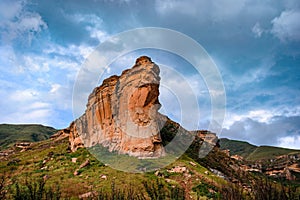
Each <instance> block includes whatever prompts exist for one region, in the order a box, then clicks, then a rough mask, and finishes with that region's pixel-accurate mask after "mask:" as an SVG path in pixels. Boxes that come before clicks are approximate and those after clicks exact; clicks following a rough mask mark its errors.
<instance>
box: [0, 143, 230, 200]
mask: <svg viewBox="0 0 300 200" xmlns="http://www.w3.org/2000/svg"><path fill="white" fill-rule="evenodd" d="M120 156H122V155H120ZM124 157H126V156H124ZM72 158H76V159H77V160H76V162H72ZM87 159H88V160H89V165H87V166H86V167H83V168H81V169H80V170H78V175H74V172H75V170H76V169H78V168H79V167H80V165H81V164H82V163H84V162H85V161H86V160H87ZM191 161H192V162H194V163H196V162H195V161H193V160H192V159H191V158H189V157H187V156H183V157H181V158H180V159H178V160H177V161H176V162H174V163H172V164H170V165H169V166H167V167H166V168H163V169H160V170H159V172H157V174H155V171H154V172H148V173H126V172H122V171H118V170H115V169H113V168H111V167H109V166H107V165H104V164H103V163H101V162H100V161H98V160H97V159H96V158H95V157H93V155H91V154H90V153H89V152H88V151H87V150H86V149H79V150H78V151H76V152H73V153H72V152H69V151H68V139H67V138H66V139H64V140H61V141H54V140H46V141H41V142H38V143H36V144H34V145H33V146H32V149H30V150H27V151H25V152H16V153H15V154H12V155H10V157H9V158H6V159H5V160H2V161H1V162H0V174H5V175H6V176H7V177H9V180H8V181H7V182H8V183H10V184H12V185H11V187H10V189H9V190H8V191H9V192H8V194H7V196H8V197H12V196H10V194H9V193H10V192H11V193H14V192H15V191H16V185H14V184H13V183H14V182H18V183H19V184H20V185H21V184H22V185H23V189H24V188H25V187H24V185H26V184H28V182H35V181H37V180H39V179H40V178H41V177H42V178H45V177H47V178H46V179H47V181H46V186H45V188H53V189H54V190H56V187H57V186H59V191H60V194H61V195H60V196H61V197H62V198H71V199H78V197H79V195H81V194H85V193H87V192H91V191H96V192H97V194H98V195H99V193H100V194H102V193H103V194H105V195H112V194H114V193H126V194H127V191H130V190H132V191H131V192H132V193H134V194H135V195H136V197H137V196H138V194H139V195H141V196H143V198H137V199H183V198H184V197H183V196H185V194H187V195H188V196H192V197H194V198H195V199H196V196H207V195H211V196H215V195H217V194H219V193H218V190H217V188H218V187H221V186H222V185H225V184H226V181H225V180H224V179H222V178H219V177H217V176H215V175H214V174H213V173H211V172H210V171H209V170H208V169H206V168H204V167H203V166H201V165H199V164H190V162H191ZM175 166H180V167H186V170H185V172H183V173H173V172H170V171H169V170H170V169H172V168H173V167H175ZM204 183H205V185H203V186H201V184H204ZM199 188H200V189H199ZM214 188H215V189H214ZM157 192H158V193H161V194H158V193H157ZM131 195H132V194H131ZM151 195H153V196H152V197H151ZM157 195H161V196H160V197H159V198H156V197H157ZM174 195H175V196H176V195H180V196H177V197H176V198H175V197H174ZM155 196H156V197H155ZM105 198H106V197H105ZM105 198H104V197H101V198H100V199H105ZM113 199H122V198H113Z"/></svg>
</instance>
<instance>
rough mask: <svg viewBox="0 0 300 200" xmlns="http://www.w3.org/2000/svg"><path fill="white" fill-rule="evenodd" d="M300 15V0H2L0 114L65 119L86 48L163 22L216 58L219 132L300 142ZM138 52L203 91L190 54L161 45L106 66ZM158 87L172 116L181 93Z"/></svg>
mask: <svg viewBox="0 0 300 200" xmlns="http://www.w3.org/2000/svg"><path fill="white" fill-rule="evenodd" d="M299 18H300V2H299V1H298V0H290V1H275V2H274V1H270V0H265V1H258V0H239V1H234V0H219V1H216V0H212V1H198V0H190V1H177V0H165V1H159V0H157V1H137V0H120V1H114V0H105V1H97V0H93V1H79V0H78V1H71V0H65V1H55V0H53V1H29V0H28V1H25V0H20V1H18V0H1V1H0V55H1V57H0V71H1V73H0V95H1V103H0V110H1V115H0V123H42V124H45V125H50V126H54V127H56V128H63V127H66V126H68V124H69V123H70V122H71V121H72V120H73V115H72V93H73V91H72V90H73V85H74V82H75V80H76V75H77V73H78V71H79V70H80V68H81V66H82V63H83V62H84V60H85V59H86V58H87V57H88V55H89V54H90V53H91V52H93V50H94V49H95V48H96V47H97V46H98V45H99V44H101V43H103V42H104V41H105V40H106V39H107V38H109V37H110V36H112V35H115V34H118V33H120V32H122V31H126V30H129V29H133V28H142V27H162V28H168V29H173V30H176V31H179V32H182V33H183V34H186V35H187V36H189V37H191V38H193V39H194V40H196V41H197V42H198V43H199V44H201V45H202V46H203V47H204V48H205V50H206V51H207V52H208V54H209V55H210V56H211V58H212V59H213V60H214V62H215V63H216V65H217V67H218V69H219V71H220V73H221V76H222V79H223V81H224V87H225V91H226V99H227V104H226V117H225V120H224V124H223V131H222V134H221V136H222V137H229V138H232V139H239V140H247V141H249V142H251V143H254V144H257V145H276V146H282V147H290V148H298V149H300V87H299V86H300V68H299V67H300V23H299V20H298V19H299ZM139 54H148V55H149V56H151V57H152V58H153V61H154V62H157V63H162V64H165V65H168V66H173V67H175V68H177V69H178V70H179V71H180V70H181V71H186V76H188V77H190V80H191V82H193V83H194V84H193V85H192V87H193V91H196V92H197V91H199V93H201V92H203V91H204V92H203V93H205V88H203V86H204V83H203V80H201V79H198V78H196V77H193V76H192V75H191V74H192V73H189V70H185V68H188V64H186V63H185V62H184V61H180V59H176V58H175V57H174V56H172V55H170V54H168V53H164V52H159V51H153V50H142V51H140V52H133V53H131V54H129V55H127V56H126V57H123V58H120V59H119V61H116V63H115V64H114V65H112V66H111V67H110V68H109V71H108V72H107V74H113V73H117V74H120V72H121V70H122V69H125V68H129V67H131V66H132V64H133V63H134V60H135V56H137V55H139ZM169 84H172V77H170V80H169ZM173 84H175V83H174V81H173ZM163 91H165V92H164V93H163ZM161 93H162V97H161V102H162V104H163V105H165V108H166V109H169V110H171V111H172V112H174V113H172V112H171V111H170V112H171V113H170V115H171V116H173V117H174V119H175V120H176V112H178V110H176V108H177V107H178V106H177V104H176V102H175V101H172V99H170V98H169V97H170V95H167V94H169V93H168V91H166V90H164V89H162V91H161ZM201 94H202V93H201ZM204 97H205V95H204ZM204 97H203V98H202V100H201V101H199V105H200V107H202V110H203V111H202V112H203V113H204V116H205V113H206V112H207V111H206V110H207V108H208V107H209V105H208V104H209V103H208V102H209V99H208V100H207V99H206V98H204ZM206 97H207V98H209V96H207V93H206ZM170 102H171V103H170ZM191 112H192V111H191ZM207 120H209V117H208V118H206V117H203V128H206V127H205V124H206V121H207Z"/></svg>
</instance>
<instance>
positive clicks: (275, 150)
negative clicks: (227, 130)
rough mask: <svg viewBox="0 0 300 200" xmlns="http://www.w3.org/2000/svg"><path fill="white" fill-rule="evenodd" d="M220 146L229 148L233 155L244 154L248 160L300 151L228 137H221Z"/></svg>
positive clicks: (299, 151) (270, 157) (263, 158)
mask: <svg viewBox="0 0 300 200" xmlns="http://www.w3.org/2000/svg"><path fill="white" fill-rule="evenodd" d="M220 148H221V149H223V150H224V149H229V150H230V154H231V155H236V154H237V155H240V156H243V157H244V158H245V159H246V160H251V161H255V160H267V159H272V158H275V157H277V156H281V155H287V154H290V153H294V152H295V153H297V152H298V153H300V150H294V149H286V148H280V147H272V146H255V145H252V144H249V143H248V142H243V141H237V140H229V139H227V138H221V139H220Z"/></svg>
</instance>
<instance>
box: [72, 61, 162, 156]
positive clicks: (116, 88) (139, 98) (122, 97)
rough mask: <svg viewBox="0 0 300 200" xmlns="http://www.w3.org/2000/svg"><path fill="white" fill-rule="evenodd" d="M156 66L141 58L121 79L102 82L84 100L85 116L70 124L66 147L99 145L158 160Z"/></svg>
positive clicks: (158, 115)
mask: <svg viewBox="0 0 300 200" xmlns="http://www.w3.org/2000/svg"><path fill="white" fill-rule="evenodd" d="M159 72H160V70H159V67H158V66H157V65H156V64H155V63H153V62H152V61H151V59H150V58H148V57H146V56H142V57H140V58H138V59H137V60H136V63H135V65H134V66H133V67H132V68H131V69H128V70H125V71H123V72H122V74H121V76H111V77H110V78H108V79H105V80H104V81H103V83H102V85H101V86H99V87H96V88H95V89H94V90H93V92H92V93H91V94H90V96H89V98H88V103H87V108H86V111H85V113H84V114H83V115H82V116H81V117H80V118H78V119H77V120H75V121H74V122H72V123H71V125H70V127H69V128H68V129H67V130H68V131H69V132H70V137H69V140H70V147H71V150H72V151H76V149H77V148H79V147H82V146H83V144H84V146H85V147H92V146H94V145H96V144H101V145H102V146H104V147H107V148H108V150H109V151H117V152H119V153H121V154H129V155H131V156H136V157H160V156H162V155H164V148H163V145H162V141H161V137H160V134H159V130H160V127H161V126H162V124H163V122H162V121H163V120H162V116H161V115H160V114H159V113H158V109H159V108H160V106H161V105H160V103H159V100H158V95H159V82H160V76H159Z"/></svg>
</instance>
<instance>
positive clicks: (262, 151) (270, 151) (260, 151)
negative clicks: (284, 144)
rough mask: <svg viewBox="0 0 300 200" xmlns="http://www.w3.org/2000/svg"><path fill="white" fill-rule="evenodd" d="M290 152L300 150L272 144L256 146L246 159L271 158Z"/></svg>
mask: <svg viewBox="0 0 300 200" xmlns="http://www.w3.org/2000/svg"><path fill="white" fill-rule="evenodd" d="M291 153H300V150H294V149H286V148H280V147H272V146H260V147H257V148H256V149H255V150H254V151H253V152H252V153H251V154H250V155H249V156H248V157H247V159H248V160H263V159H272V158H275V157H277V156H281V155H288V154H291Z"/></svg>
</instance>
